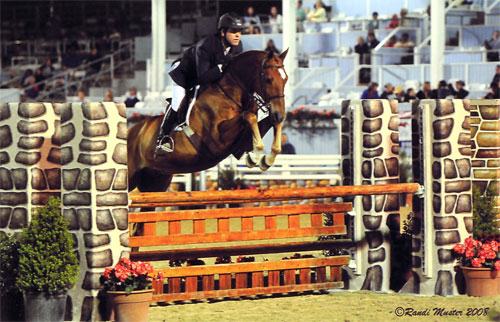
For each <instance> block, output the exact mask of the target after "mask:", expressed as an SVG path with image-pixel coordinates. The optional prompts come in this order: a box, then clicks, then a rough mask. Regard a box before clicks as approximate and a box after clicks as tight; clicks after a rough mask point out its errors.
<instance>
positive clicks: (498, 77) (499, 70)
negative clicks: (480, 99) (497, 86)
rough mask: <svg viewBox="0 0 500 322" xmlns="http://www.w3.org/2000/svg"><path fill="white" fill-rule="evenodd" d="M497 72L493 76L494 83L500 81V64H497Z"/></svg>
mask: <svg viewBox="0 0 500 322" xmlns="http://www.w3.org/2000/svg"><path fill="white" fill-rule="evenodd" d="M495 72H496V74H495V76H493V80H492V81H491V82H492V83H500V65H497V68H496V71H495Z"/></svg>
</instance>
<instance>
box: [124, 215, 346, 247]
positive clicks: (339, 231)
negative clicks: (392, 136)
mask: <svg viewBox="0 0 500 322" xmlns="http://www.w3.org/2000/svg"><path fill="white" fill-rule="evenodd" d="M226 220H227V219H226ZM346 233H347V231H346V227H345V226H344V225H338V226H326V227H306V228H300V229H277V230H260V231H222V232H221V231H219V232H216V233H207V234H185V235H184V234H182V235H168V236H133V237H129V246H130V247H147V246H161V245H186V244H203V243H217V242H231V241H249V240H262V239H279V238H298V237H313V236H321V235H344V234H346Z"/></svg>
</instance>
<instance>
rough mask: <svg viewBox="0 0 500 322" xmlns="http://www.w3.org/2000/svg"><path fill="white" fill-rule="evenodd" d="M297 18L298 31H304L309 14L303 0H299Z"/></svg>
mask: <svg viewBox="0 0 500 322" xmlns="http://www.w3.org/2000/svg"><path fill="white" fill-rule="evenodd" d="M296 18H297V31H298V32H303V31H304V21H306V19H307V15H306V11H305V9H304V8H302V0H299V1H297V11H296Z"/></svg>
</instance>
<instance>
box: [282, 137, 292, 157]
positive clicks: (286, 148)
mask: <svg viewBox="0 0 500 322" xmlns="http://www.w3.org/2000/svg"><path fill="white" fill-rule="evenodd" d="M281 154H295V147H294V146H293V144H292V143H290V142H288V135H286V133H282V134H281Z"/></svg>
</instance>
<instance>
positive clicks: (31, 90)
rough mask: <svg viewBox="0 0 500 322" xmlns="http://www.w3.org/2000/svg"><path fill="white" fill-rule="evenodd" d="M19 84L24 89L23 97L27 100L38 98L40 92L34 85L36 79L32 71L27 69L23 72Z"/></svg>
mask: <svg viewBox="0 0 500 322" xmlns="http://www.w3.org/2000/svg"><path fill="white" fill-rule="evenodd" d="M21 84H22V86H23V87H26V89H25V90H24V95H25V96H26V97H27V98H28V99H32V100H34V99H36V98H37V96H38V93H39V92H40V88H39V87H38V85H35V84H36V78H35V73H33V70H32V69H27V70H26V71H25V72H24V75H23V78H22V80H21Z"/></svg>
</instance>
